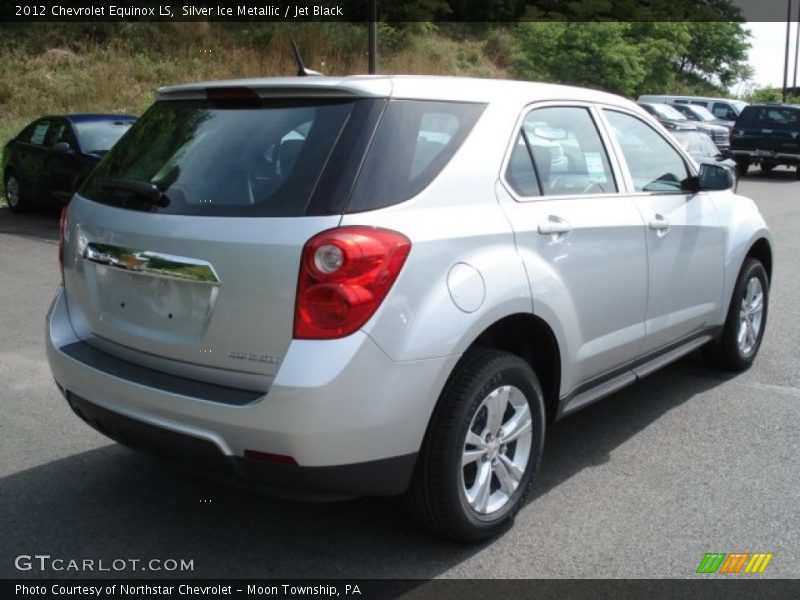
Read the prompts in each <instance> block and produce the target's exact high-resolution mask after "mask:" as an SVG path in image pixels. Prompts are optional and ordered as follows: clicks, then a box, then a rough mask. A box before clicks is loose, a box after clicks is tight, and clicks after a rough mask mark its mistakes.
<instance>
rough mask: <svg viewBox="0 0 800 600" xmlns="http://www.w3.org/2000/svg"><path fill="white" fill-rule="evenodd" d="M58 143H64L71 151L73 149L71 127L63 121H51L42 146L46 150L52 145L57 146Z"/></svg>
mask: <svg viewBox="0 0 800 600" xmlns="http://www.w3.org/2000/svg"><path fill="white" fill-rule="evenodd" d="M59 142H66V143H68V144H69V145H70V147H72V148H73V149H74V148H75V138H74V136H73V135H72V127H70V125H69V123H67V122H66V121H65V120H63V119H58V120H57V121H53V124H52V125H51V127H50V130H49V131H48V132H47V137H46V139H45V143H44V145H45V146H46V147H47V148H52V146H53V144H58V143H59Z"/></svg>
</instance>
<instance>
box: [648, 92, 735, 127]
mask: <svg viewBox="0 0 800 600" xmlns="http://www.w3.org/2000/svg"><path fill="white" fill-rule="evenodd" d="M638 102H662V103H665V104H693V105H695V106H702V107H704V108H706V109H707V110H708V111H709V112H710V113H711V114H713V115H714V116H715V117H716V118H718V119H721V120H723V121H735V120H736V118H737V117H738V116H739V114H740V113H741V112H742V110H743V109H744V107H745V106H747V102H744V101H742V100H735V99H732V98H709V97H704V96H669V95H660V96H658V95H644V96H639V99H638Z"/></svg>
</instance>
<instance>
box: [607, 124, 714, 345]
mask: <svg viewBox="0 0 800 600" xmlns="http://www.w3.org/2000/svg"><path fill="white" fill-rule="evenodd" d="M603 113H604V115H605V117H606V120H607V122H608V125H609V128H610V130H611V132H612V134H613V137H614V139H615V141H616V146H617V148H618V149H619V152H620V154H621V156H622V157H623V158H624V160H625V163H626V165H627V169H628V174H629V177H630V180H629V182H628V186H629V187H630V189H631V192H632V198H633V199H634V201H635V202H636V205H637V206H638V208H639V211H640V212H641V215H642V218H643V219H644V222H645V223H646V224H647V228H646V240H647V255H648V276H647V280H648V286H647V287H648V293H647V298H648V299H647V317H646V321H645V324H646V330H647V338H646V340H645V344H644V348H643V351H644V352H651V351H655V350H659V349H663V348H664V347H666V346H669V345H670V344H672V343H675V342H678V341H681V340H683V339H684V338H687V337H689V336H692V335H694V334H698V333H701V332H703V331H704V330H705V328H706V327H707V326H709V325H710V324H711V323H712V321H713V319H714V318H715V317H716V315H718V314H719V310H720V303H721V302H722V289H723V285H724V267H725V260H724V259H725V256H724V253H725V230H724V228H723V226H722V222H721V219H720V217H719V215H718V214H717V212H716V209H715V208H714V203H713V201H712V199H711V197H710V195H709V194H708V193H705V192H701V193H690V192H687V191H685V190H683V189H682V186H681V182H682V181H683V180H684V179H686V178H687V177H688V176H689V175H690V174H691V171H690V170H689V167H688V166H687V164H686V161H685V160H684V159H683V156H682V155H681V154H680V152H678V150H677V149H676V148H675V147H674V146H673V145H672V143H670V142H669V141H667V138H665V137H664V136H662V135H661V133H659V132H657V131H656V130H655V129H654V128H652V127H651V126H650V125H649V124H647V123H646V122H645V121H643V120H642V119H640V118H639V117H638V116H636V115H634V114H631V113H628V112H625V111H622V110H616V109H614V110H612V109H605V110H604V111H603Z"/></svg>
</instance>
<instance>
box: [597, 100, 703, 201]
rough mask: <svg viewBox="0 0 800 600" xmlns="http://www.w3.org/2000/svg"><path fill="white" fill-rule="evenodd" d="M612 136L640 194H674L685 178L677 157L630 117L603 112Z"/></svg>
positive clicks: (687, 174)
mask: <svg viewBox="0 0 800 600" xmlns="http://www.w3.org/2000/svg"><path fill="white" fill-rule="evenodd" d="M605 113H606V116H607V117H608V121H609V123H610V124H611V128H612V130H613V132H614V136H615V137H616V138H617V142H618V143H619V146H620V148H621V150H622V154H623V156H624V157H625V162H627V163H628V169H629V170H630V173H631V177H632V178H633V184H634V187H635V189H636V190H637V191H640V192H676V191H680V190H681V189H682V188H681V182H682V181H683V180H684V179H686V178H687V177H688V176H689V171H688V169H687V168H686V163H685V162H684V161H683V158H682V157H681V155H680V154H679V153H678V152H677V151H676V150H675V148H673V147H672V146H671V145H670V144H669V143H668V142H667V141H666V140H665V139H664V138H663V137H661V135H660V134H658V133H657V132H656V131H655V130H654V129H652V128H651V127H650V126H649V125H647V124H646V123H644V122H643V121H640V120H639V119H637V118H635V117H632V116H630V115H627V114H624V113H620V112H616V111H613V110H606V111H605Z"/></svg>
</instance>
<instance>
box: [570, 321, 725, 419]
mask: <svg viewBox="0 0 800 600" xmlns="http://www.w3.org/2000/svg"><path fill="white" fill-rule="evenodd" d="M713 339H714V335H712V334H711V333H706V334H703V335H700V336H699V337H693V338H692V339H691V340H689V341H687V342H684V343H682V344H680V345H679V346H676V347H671V348H669V349H667V350H665V351H662V352H658V353H657V354H656V355H655V356H653V357H652V358H649V359H646V360H645V361H644V362H638V363H633V366H630V367H628V368H626V369H625V370H624V371H622V372H618V373H617V374H616V375H612V376H601V377H600V378H599V381H597V380H595V381H597V383H594V384H591V383H590V387H588V388H586V386H580V387H578V388H577V389H578V390H580V391H578V393H576V394H570V395H568V396H566V397H565V398H562V400H561V410H560V411H559V413H558V418H559V419H560V418H561V417H565V416H567V415H569V414H572V413H574V412H575V411H577V410H580V409H582V408H585V407H586V406H589V405H590V404H593V403H594V402H596V401H597V400H600V399H601V398H605V397H606V396H608V395H610V394H613V393H614V392H616V391H619V390H621V389H622V388H624V387H627V386H629V385H631V384H632V383H636V382H637V381H639V380H640V379H643V378H644V377H647V376H648V375H650V374H651V373H654V372H655V371H658V370H659V369H661V368H662V367H665V366H666V365H668V364H670V363H672V362H675V361H676V360H678V359H679V358H681V357H683V356H686V355H687V354H691V353H692V352H694V351H695V350H697V349H698V348H700V347H701V346H703V345H704V344H707V343H708V342H710V341H711V340H713ZM581 388H583V389H581Z"/></svg>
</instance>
